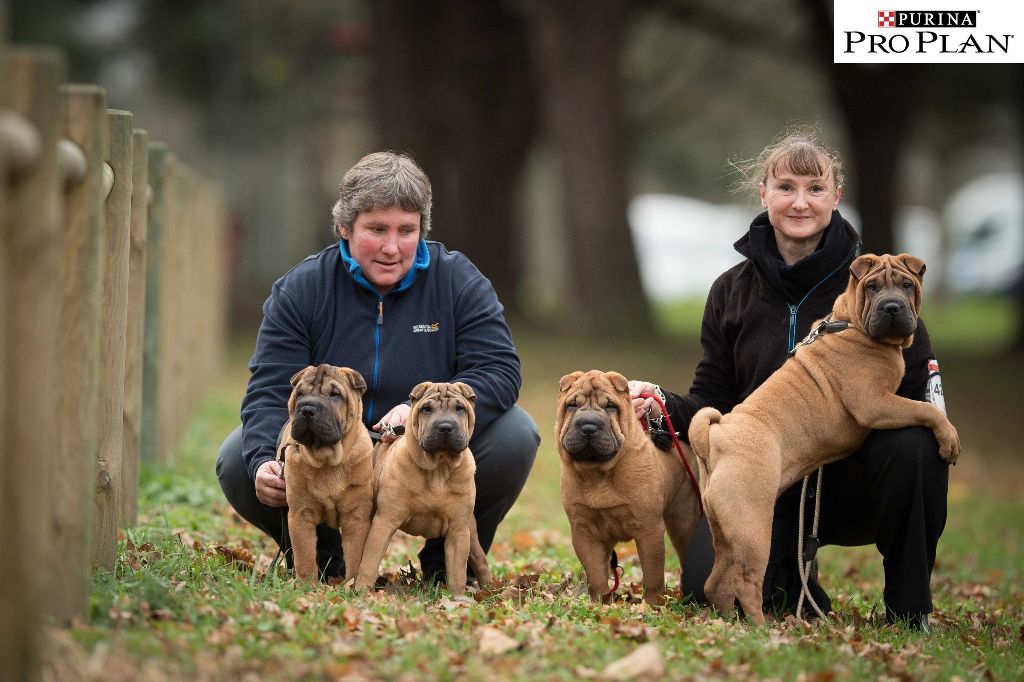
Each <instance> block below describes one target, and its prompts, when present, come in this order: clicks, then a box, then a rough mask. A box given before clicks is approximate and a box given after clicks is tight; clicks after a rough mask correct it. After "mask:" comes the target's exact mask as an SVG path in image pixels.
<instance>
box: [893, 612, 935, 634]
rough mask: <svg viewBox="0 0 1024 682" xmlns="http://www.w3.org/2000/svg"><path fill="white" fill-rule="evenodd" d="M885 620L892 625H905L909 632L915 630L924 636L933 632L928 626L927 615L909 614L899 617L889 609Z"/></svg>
mask: <svg viewBox="0 0 1024 682" xmlns="http://www.w3.org/2000/svg"><path fill="white" fill-rule="evenodd" d="M885 620H886V622H887V623H889V624H891V625H905V626H906V627H907V629H908V630H915V631H917V632H920V633H921V634H924V635H929V634H931V632H932V628H931V626H930V625H929V624H928V614H927V613H908V614H904V615H902V616H898V615H896V614H895V613H893V612H892V611H890V610H889V609H886V610H885Z"/></svg>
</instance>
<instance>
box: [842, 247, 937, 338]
mask: <svg viewBox="0 0 1024 682" xmlns="http://www.w3.org/2000/svg"><path fill="white" fill-rule="evenodd" d="M924 271H925V264H924V261H923V260H921V259H920V258H916V257H914V256H909V255H907V254H905V253H901V254H900V255H898V256H890V255H888V254H885V255H881V256H875V255H873V254H866V255H863V256H861V257H860V258H858V259H857V260H855V261H854V262H853V263H852V264H851V265H850V287H853V288H854V303H853V306H854V307H853V310H852V311H851V312H852V313H853V315H857V316H859V319H860V322H861V324H862V325H863V328H864V331H866V332H867V333H868V335H869V336H871V337H872V338H874V339H877V340H879V341H884V342H886V343H895V344H898V345H901V346H908V345H909V344H910V342H911V340H912V338H913V335H914V331H916V329H917V317H918V314H919V311H920V309H921V282H922V278H923V277H924Z"/></svg>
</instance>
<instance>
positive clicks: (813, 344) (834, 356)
mask: <svg viewBox="0 0 1024 682" xmlns="http://www.w3.org/2000/svg"><path fill="white" fill-rule="evenodd" d="M924 271H925V264H924V261H922V260H921V259H920V258H915V257H914V256H909V255H907V254H900V255H898V256H891V255H882V256H876V255H872V254H867V255H863V256H861V257H859V258H857V259H856V260H855V261H853V263H852V264H851V265H850V279H849V283H848V285H847V287H846V290H845V291H844V292H843V293H842V294H840V295H839V297H838V298H837V299H836V302H835V304H834V306H833V308H832V313H831V315H829V317H827V318H825V320H821V321H819V322H818V323H816V325H815V326H814V327H813V328H812V332H811V333H810V334H809V335H808V336H807V338H805V339H804V340H803V341H802V342H801V343H800V344H798V345H797V347H796V348H795V352H794V353H793V354H791V357H790V358H789V359H788V360H786V362H785V363H784V364H783V365H782V367H780V368H779V369H778V370H776V372H775V373H774V374H772V375H771V376H770V377H769V378H768V380H767V381H765V382H764V383H763V384H761V386H759V387H758V388H757V390H755V391H754V392H753V393H751V394H750V395H749V396H748V397H747V399H746V400H744V401H743V402H742V403H740V404H739V405H737V406H736V407H734V408H733V410H732V412H730V413H729V414H726V415H724V416H723V415H722V414H721V413H720V412H718V410H715V409H714V408H704V409H702V410H700V411H699V412H697V414H695V415H694V417H693V420H692V421H691V422H690V428H689V436H690V444H691V446H692V447H693V451H694V452H695V453H696V454H697V459H698V461H699V465H700V468H701V476H700V480H701V490H702V492H703V496H704V508H705V511H706V513H707V516H708V522H709V524H710V526H711V536H712V540H713V541H714V545H715V565H714V568H713V569H712V571H711V575H710V576H709V577H708V579H707V582H706V583H705V586H704V590H705V593H706V594H707V596H708V599H709V600H710V601H711V603H712V604H714V606H715V607H716V608H717V609H718V610H719V611H720V612H722V613H728V612H730V611H731V610H732V608H733V606H734V603H735V601H736V600H738V601H739V603H740V606H741V607H742V608H743V611H744V613H745V614H746V615H747V616H748V617H749V618H750V619H751V620H753V621H754V622H757V623H763V622H764V614H763V613H762V611H761V598H762V597H761V588H762V583H763V580H764V572H765V567H766V566H767V563H768V552H769V549H770V545H771V528H772V516H773V510H774V505H775V500H776V498H777V497H778V496H779V494H781V492H782V491H783V490H785V489H786V488H788V487H789V486H790V485H792V484H793V483H794V482H796V481H798V480H800V479H801V478H803V477H804V476H805V475H807V474H808V473H810V472H811V471H813V470H814V469H816V468H818V467H819V466H821V465H823V464H828V463H829V462H834V461H835V460H838V459H841V458H843V457H845V456H846V455H848V454H850V453H852V452H854V451H855V450H856V449H857V448H858V447H859V446H860V445H861V444H862V443H863V442H864V439H865V438H866V437H867V436H868V433H869V432H870V431H871V430H873V429H896V428H902V427H906V426H927V427H929V428H931V429H932V431H934V433H935V438H936V439H937V440H938V442H939V454H940V455H941V456H942V457H943V459H945V460H946V461H948V462H951V463H952V462H955V461H956V459H957V457H958V456H959V455H960V438H959V436H958V435H957V431H956V429H955V428H954V427H953V425H952V424H951V423H950V422H949V419H947V418H946V415H945V413H944V412H943V411H942V410H940V409H939V408H937V407H935V406H934V405H932V404H931V403H926V402H920V401H917V400H910V399H907V398H902V397H900V396H897V395H896V393H895V391H896V389H897V388H898V386H899V384H900V381H901V380H902V378H903V372H904V364H903V353H902V351H903V349H904V348H908V347H909V346H910V344H911V342H912V341H913V335H914V331H915V330H916V328H917V317H918V311H919V310H920V308H921V279H922V277H923V275H924Z"/></svg>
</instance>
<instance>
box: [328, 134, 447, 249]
mask: <svg viewBox="0 0 1024 682" xmlns="http://www.w3.org/2000/svg"><path fill="white" fill-rule="evenodd" d="M432 201H433V193H432V190H431V189H430V179H429V178H428V177H427V174H426V173H424V172H423V169H422V168H420V167H419V165H418V164H417V163H416V162H415V161H414V160H413V159H412V157H411V156H408V155H406V154H401V153H398V152H392V151H384V152H374V153H373V154H367V155H366V156H364V157H363V158H361V159H359V161H358V162H357V163H356V165H354V166H352V167H351V168H350V169H349V170H348V172H347V173H345V177H343V178H342V179H341V185H340V186H339V187H338V200H337V201H336V202H335V203H334V208H332V209H331V215H333V216H334V234H335V236H336V237H338V238H339V239H340V238H341V228H343V227H347V228H349V229H351V228H352V225H353V224H354V223H355V221H356V217H358V215H359V214H360V213H363V212H364V211H372V210H373V209H375V208H391V207H393V206H401V207H402V208H403V209H404V210H406V211H417V212H419V214H420V230H421V234H422V236H423V238H424V239H426V238H427V236H429V235H430V207H431V203H432Z"/></svg>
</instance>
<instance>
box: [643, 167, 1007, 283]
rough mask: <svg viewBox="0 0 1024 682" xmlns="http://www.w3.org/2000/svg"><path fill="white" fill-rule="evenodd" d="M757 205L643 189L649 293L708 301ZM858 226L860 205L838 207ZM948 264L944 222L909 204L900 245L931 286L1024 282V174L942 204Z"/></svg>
mask: <svg viewBox="0 0 1024 682" xmlns="http://www.w3.org/2000/svg"><path fill="white" fill-rule="evenodd" d="M756 210H757V209H756V208H750V207H746V206H742V205H739V204H712V203H708V202H706V201H702V200H700V199H693V198H690V197H682V196H674V195H668V194H641V195H638V196H636V197H634V198H633V200H632V201H631V202H630V205H629V223H630V227H631V230H632V233H633V243H634V244H635V246H636V252H637V258H638V260H639V262H640V276H641V280H642V282H643V286H644V290H645V292H646V293H647V296H648V298H651V299H653V300H673V299H681V298H704V297H706V296H707V292H708V289H710V287H711V283H712V282H713V281H714V280H715V278H716V277H717V276H718V275H719V274H721V273H723V272H725V271H726V270H727V269H729V268H730V267H732V266H733V265H735V264H736V263H738V262H740V260H741V259H742V256H740V255H739V254H738V253H737V252H736V251H735V249H733V246H732V245H733V243H735V242H736V240H737V239H739V238H740V237H741V236H743V234H744V233H745V232H746V231H747V227H748V226H749V224H750V220H751V218H753V216H754V215H755V211H756ZM840 211H841V212H842V213H843V216H844V217H846V219H847V220H849V221H850V223H851V224H852V225H854V227H858V226H859V225H860V219H859V216H858V215H857V212H856V210H855V209H853V208H852V207H850V206H849V205H846V204H843V205H842V206H840ZM944 218H945V224H946V225H947V226H948V228H947V229H948V231H949V237H948V239H949V253H948V260H947V262H948V267H944V265H946V263H945V262H944V261H943V259H942V257H941V253H942V248H941V247H942V223H941V222H940V220H939V216H938V215H936V213H935V212H934V211H933V210H931V209H928V208H923V207H914V206H906V207H903V208H902V209H901V210H900V211H899V213H898V215H897V227H896V235H897V248H898V250H899V251H902V252H906V253H912V254H914V255H915V256H919V257H920V258H923V259H924V260H925V262H927V263H928V275H927V276H926V277H925V285H926V287H928V288H931V287H934V286H935V285H936V284H937V283H939V282H942V281H943V279H944V277H945V273H947V272H955V273H957V274H956V277H954V278H951V279H950V280H949V281H945V284H946V287H947V288H946V290H947V291H949V292H951V293H954V294H965V293H987V294H990V293H1002V292H1007V291H1010V290H1011V289H1013V288H1014V287H1017V286H1021V277H1022V272H1024V176H1022V175H1020V174H1018V173H992V174H988V175H983V176H980V177H978V178H975V179H974V180H971V181H970V182H968V183H967V184H965V185H963V186H962V187H960V188H959V189H958V190H957V191H956V192H954V193H953V195H952V196H951V197H950V199H949V201H948V202H947V204H946V206H945V209H944Z"/></svg>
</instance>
